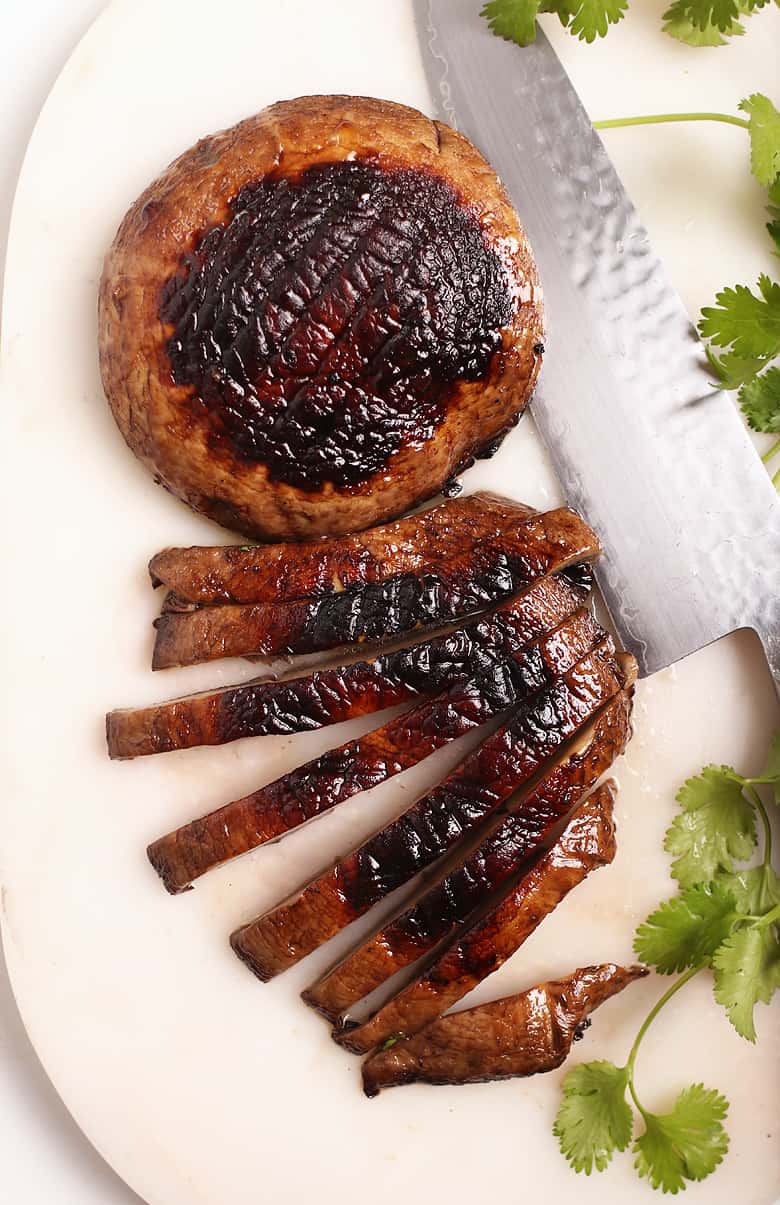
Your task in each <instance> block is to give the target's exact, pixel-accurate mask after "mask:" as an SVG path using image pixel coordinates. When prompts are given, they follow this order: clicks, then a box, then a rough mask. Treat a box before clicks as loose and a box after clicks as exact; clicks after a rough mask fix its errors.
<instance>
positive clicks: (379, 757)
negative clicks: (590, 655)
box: [147, 610, 605, 893]
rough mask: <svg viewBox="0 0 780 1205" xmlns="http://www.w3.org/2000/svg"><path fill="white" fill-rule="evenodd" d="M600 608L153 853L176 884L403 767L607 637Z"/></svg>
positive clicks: (173, 836) (535, 687) (542, 683)
mask: <svg viewBox="0 0 780 1205" xmlns="http://www.w3.org/2000/svg"><path fill="white" fill-rule="evenodd" d="M604 635H605V633H604V631H603V629H601V628H600V627H599V625H598V624H597V623H596V622H595V620H594V619H593V618H592V616H591V615H590V614H589V613H588V612H587V611H584V610H581V611H578V612H577V613H576V614H575V615H574V616H573V617H572V618H571V619H570V620H568V621H566V622H565V623H564V624H563V625H562V626H561V627H559V628H557V629H556V630H555V631H554V632H552V633H550V635H549V636H547V637H543V638H542V639H541V640H540V641H539V642H538V643H536V644H531V645H529V646H526V648H524V649H522V650H521V651H520V652H518V653H517V654H516V655H515V656H514V657H510V658H508V659H501V660H496V661H494V662H492V663H489V664H488V665H487V666H486V667H485V672H484V673H481V674H477V676H475V677H471V678H469V679H467V680H465V681H456V682H455V683H453V685H452V686H451V687H450V688H449V689H448V690H447V691H446V692H445V693H444V694H443V695H441V696H439V698H437V699H435V700H433V701H432V702H428V703H423V704H421V705H420V706H419V707H417V708H414V709H413V710H411V711H409V712H406V713H405V714H404V715H402V716H400V717H398V718H397V719H394V720H391V721H390V722H389V723H388V724H385V725H383V726H382V727H381V728H378V729H375V730H374V731H373V732H369V733H367V734H366V735H364V736H361V737H359V738H357V739H356V740H353V741H349V742H347V743H346V744H343V745H340V746H339V747H338V748H336V749H331V750H329V751H328V752H327V753H324V754H323V755H322V756H320V757H318V758H315V759H314V760H313V761H310V762H308V763H307V764H306V765H303V766H300V767H299V768H298V769H296V770H293V771H291V772H290V773H288V774H285V775H284V776H283V777H282V778H280V779H277V780H276V781H275V782H272V783H270V784H269V785H268V786H265V787H261V788H260V789H259V790H257V791H254V792H252V794H250V795H246V796H244V797H243V798H242V799H238V800H235V801H234V802H232V803H228V804H226V805H225V806H224V807H221V808H218V809H217V810H216V811H213V812H211V813H210V814H209V815H207V816H204V817H202V818H201V819H199V820H195V821H193V822H192V823H190V824H187V825H184V826H183V827H182V828H179V829H177V830H176V831H175V832H172V833H168V834H167V835H166V836H164V837H161V838H160V839H159V840H158V841H155V842H154V843H153V844H152V845H150V846H149V849H148V851H147V852H148V854H149V860H150V861H151V863H152V865H153V866H154V868H155V870H156V871H157V873H158V874H159V875H160V877H161V878H162V880H163V883H164V884H165V886H166V887H167V889H168V890H169V891H170V892H172V893H175V892H177V891H181V890H183V889H185V888H186V887H187V886H188V885H189V884H190V883H191V882H192V880H193V879H196V878H198V877H199V876H200V875H202V874H205V872H206V871H207V870H210V869H211V868H212V867H214V866H216V865H218V864H219V863H221V862H225V861H227V860H228V859H230V858H235V857H237V856H238V855H239V854H243V853H246V852H247V851H248V850H250V849H254V848H255V847H256V846H258V845H262V844H263V843H264V842H266V841H271V840H274V839H275V838H277V837H280V836H283V835H284V834H285V833H286V832H289V831H290V830H291V829H294V828H297V827H298V826H299V825H301V824H305V823H306V822H307V821H309V820H311V819H313V818H314V817H316V816H319V815H321V814H322V813H323V812H325V811H327V810H329V809H330V808H332V807H335V806H336V805H337V804H339V803H342V802H343V801H344V800H345V799H349V798H351V797H352V796H353V795H356V794H358V793H359V792H361V791H367V790H370V789H371V788H372V787H375V786H377V785H378V784H379V783H381V782H384V781H386V780H387V779H388V778H391V777H393V776H394V775H396V774H400V773H401V772H402V771H403V770H406V769H408V767H409V766H412V765H415V764H416V763H417V762H418V761H420V760H422V759H423V758H425V757H428V756H429V755H430V754H431V753H433V752H434V751H435V750H436V749H439V748H441V746H442V745H445V744H446V743H447V742H449V741H452V740H456V739H457V738H458V737H460V736H462V735H464V733H466V732H469V731H471V730H472V729H473V728H475V727H478V726H479V725H481V724H483V723H485V722H486V721H487V720H489V719H491V718H492V717H493V716H496V715H499V714H500V713H501V712H503V711H507V710H508V709H509V708H510V707H512V706H514V705H515V704H516V703H517V702H519V701H520V700H521V699H524V698H528V697H529V696H530V695H532V694H535V693H536V692H537V691H539V690H542V689H543V688H544V687H546V686H548V685H550V684H551V683H552V681H553V680H554V679H555V677H556V676H557V675H559V674H561V673H565V672H566V670H568V669H570V668H571V666H572V665H573V664H574V663H576V662H577V661H579V659H580V658H581V657H582V656H583V655H584V654H585V653H586V652H587V651H588V649H590V648H592V647H593V646H594V645H595V644H597V643H598V642H599V641H600V640H601V639H603V637H604Z"/></svg>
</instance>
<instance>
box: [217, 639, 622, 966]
mask: <svg viewBox="0 0 780 1205" xmlns="http://www.w3.org/2000/svg"><path fill="white" fill-rule="evenodd" d="M623 678H624V675H623V671H622V670H621V669H620V667H619V666H618V665H617V664H616V662H615V661H614V648H613V646H612V643H611V641H609V640H607V641H605V642H604V643H603V644H602V645H600V646H599V648H598V649H597V650H595V651H594V652H593V653H590V654H588V655H587V656H586V657H584V658H583V659H582V661H581V662H579V663H578V665H577V666H575V667H574V669H572V670H570V671H569V672H568V673H567V674H566V675H565V676H564V677H563V678H560V679H558V681H557V682H556V683H555V684H554V685H553V686H552V687H551V688H550V689H549V690H547V691H544V692H542V693H541V694H539V695H537V696H534V698H533V699H531V700H529V701H528V702H527V703H524V704H521V705H520V706H519V707H518V708H517V711H516V713H515V714H514V716H513V717H512V719H511V720H510V721H509V723H508V724H506V725H505V726H504V727H503V728H501V729H499V730H498V731H497V732H496V733H494V734H493V735H491V736H490V737H488V738H487V739H486V740H485V741H484V742H483V744H482V745H481V746H480V747H479V748H478V749H477V750H475V752H473V753H471V754H470V755H469V756H468V757H466V758H465V759H464V761H463V762H461V764H460V765H459V766H458V767H457V768H456V770H455V771H454V772H453V773H452V774H450V775H449V776H448V777H447V778H446V779H445V780H444V782H443V783H442V784H441V785H440V786H438V787H435V788H434V789H433V790H432V791H430V792H429V793H428V794H426V795H424V796H422V797H421V798H420V799H418V800H417V801H416V803H414V804H413V805H412V807H411V808H409V809H408V810H407V811H406V812H404V813H403V815H401V816H400V817H398V818H397V819H396V820H394V821H392V822H391V823H390V824H388V825H387V826H386V827H385V828H383V829H382V830H381V831H380V832H378V833H377V834H375V835H374V836H373V837H370V838H369V839H368V841H366V842H365V843H364V844H363V845H361V846H360V847H359V848H358V849H356V850H354V851H353V852H352V853H350V854H348V855H346V856H345V857H343V858H341V859H340V860H339V861H338V862H336V863H335V864H334V866H333V867H332V868H331V869H329V870H327V871H325V872H324V873H323V874H322V875H320V876H319V877H317V878H315V879H314V880H312V882H310V883H309V884H308V885H307V886H306V887H305V888H304V889H303V890H302V891H301V892H300V893H299V894H298V895H297V896H296V897H295V898H294V899H292V900H290V901H289V902H287V903H284V904H281V905H280V906H279V907H278V908H276V909H273V910H271V911H270V912H268V913H266V914H265V915H264V916H262V917H260V918H258V920H256V921H254V922H252V923H251V924H249V925H246V926H244V927H243V928H241V929H239V930H238V931H237V932H236V933H234V934H233V937H232V939H231V941H232V944H233V947H234V949H235V951H236V953H237V954H238V955H239V957H241V958H243V959H244V961H245V962H246V963H247V965H249V966H250V967H251V969H252V970H254V971H255V973H256V974H257V975H258V976H259V977H260V978H262V979H267V978H271V977H272V976H273V975H275V974H278V973H279V972H280V971H282V970H285V969H286V968H287V967H289V966H291V965H292V964H293V963H295V962H297V961H298V960H299V959H300V958H302V957H303V956H304V955H305V954H308V953H310V952H311V951H312V950H313V949H315V948H316V947H317V946H319V945H321V944H322V942H324V941H326V940H328V938H330V937H332V936H333V935H334V934H335V933H337V932H339V930H340V929H342V928H343V927H344V926H345V925H346V924H349V922H350V921H352V920H354V919H355V918H356V917H358V916H361V915H362V914H363V913H364V912H367V911H368V909H369V908H370V907H371V906H372V905H373V904H375V903H376V902H377V901H378V900H380V899H382V898H383V897H384V896H385V895H389V894H390V892H392V891H394V890H395V889H396V888H397V887H400V886H401V885H402V884H403V883H406V882H408V881H409V880H410V879H411V878H413V877H414V876H415V875H416V874H418V873H419V872H420V871H421V870H423V869H425V867H426V866H430V865H431V864H432V863H433V862H435V861H436V860H437V859H438V858H439V857H441V856H442V855H443V854H444V853H446V852H447V850H448V849H450V848H451V847H452V846H454V845H455V844H456V843H457V842H458V841H459V840H460V839H461V838H462V836H463V834H464V833H465V832H466V831H468V830H469V829H472V828H473V827H474V826H476V825H477V824H478V823H479V822H480V821H482V820H483V819H484V818H485V817H486V816H488V815H489V814H490V813H491V812H493V811H494V810H495V809H496V808H497V807H499V806H500V805H501V804H502V803H503V802H504V800H506V799H507V798H508V797H509V796H510V795H511V794H512V793H513V792H514V791H515V790H516V789H517V788H518V787H520V786H521V785H522V784H523V783H524V782H526V781H528V780H529V779H530V778H531V777H532V776H533V775H534V774H535V773H537V772H538V771H539V770H540V768H541V767H542V766H543V765H544V763H545V762H546V761H547V760H548V758H550V757H551V756H553V755H554V754H555V752H556V751H557V750H558V749H559V748H560V747H561V745H562V744H563V743H564V741H565V740H567V739H568V737H570V736H571V735H572V734H573V733H574V732H575V731H577V729H579V728H580V727H582V725H583V724H584V723H585V722H586V721H587V720H588V719H589V718H590V716H591V715H593V714H594V712H595V711H597V710H598V708H599V707H600V706H602V705H603V704H604V703H606V702H607V700H608V699H609V698H611V697H612V696H613V695H614V694H616V693H617V692H618V690H620V689H621V687H622V684H623Z"/></svg>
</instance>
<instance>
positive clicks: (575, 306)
mask: <svg viewBox="0 0 780 1205" xmlns="http://www.w3.org/2000/svg"><path fill="white" fill-rule="evenodd" d="M414 5H415V19H416V23H417V29H418V34H419V38H420V43H421V46H422V53H423V60H424V65H425V71H426V75H427V77H428V82H429V85H430V90H431V94H432V96H433V98H434V103H435V104H436V105H437V107H438V109H439V111H440V116H441V118H442V119H443V120H444V121H446V122H448V123H449V124H450V125H452V126H455V127H456V128H457V129H459V130H461V131H462V132H463V133H464V134H466V135H467V136H468V137H469V138H470V139H471V140H472V141H473V142H474V143H475V144H476V145H477V146H478V147H479V148H480V149H481V150H482V152H483V153H484V155H485V156H486V158H487V159H488V160H489V161H490V162H491V163H492V164H493V166H494V167H495V168H496V170H497V171H498V174H499V175H500V176H501V177H502V179H503V182H504V184H505V186H506V188H507V190H508V192H509V194H510V196H511V198H512V201H513V203H514V205H515V207H516V209H517V211H518V213H519V215H520V220H521V221H522V223H523V225H524V226H525V229H526V231H527V233H528V236H529V239H530V241H531V245H532V247H533V249H534V254H535V256H536V260H537V264H538V267H539V274H540V277H541V281H542V288H543V291H544V303H545V311H546V326H547V335H546V339H545V343H546V355H545V360H544V369H543V371H542V374H541V377H540V383H539V386H538V388H537V390H536V393H535V395H534V398H533V402H532V413H533V416H534V419H535V421H536V425H537V427H538V428H539V431H540V434H541V436H542V439H543V440H544V443H545V444H546V446H547V449H548V451H549V453H550V456H551V458H552V462H553V465H554V468H555V470H556V473H557V475H558V478H559V480H560V482H561V485H562V487H563V490H564V492H565V495H566V497H567V500H568V502H569V504H570V505H571V506H574V507H576V509H577V510H580V511H581V512H582V513H583V514H584V515H585V517H586V518H587V519H588V521H589V522H590V524H591V525H592V526H593V527H594V528H595V530H596V532H597V533H598V535H599V538H600V539H601V542H602V545H603V548H604V554H603V557H602V558H601V560H600V562H599V564H598V566H597V569H596V575H597V580H598V584H599V587H600V589H601V592H602V595H603V597H604V601H605V603H606V605H607V608H608V610H609V613H610V616H611V618H612V622H613V623H614V626H615V629H616V633H617V635H618V636H619V638H620V639H621V640H622V642H623V644H624V646H625V647H626V648H627V649H628V650H629V651H630V652H632V653H633V654H634V656H635V657H636V658H637V661H638V662H639V669H640V675H641V676H643V677H644V676H647V675H648V674H651V673H653V672H655V671H656V670H658V669H661V668H663V667H664V666H666V665H671V664H672V663H673V662H675V661H678V660H679V659H680V658H681V657H685V656H687V654H689V653H693V652H695V651H696V650H697V649H700V648H702V647H703V646H704V645H707V644H709V643H710V642H711V641H713V640H717V639H718V638H719V637H721V636H724V635H726V634H727V633H728V632H733V631H735V630H736V629H738V628H746V627H747V628H753V629H754V630H755V631H756V632H757V633H758V635H759V637H760V639H761V641H762V643H763V646H764V649H765V651H766V655H767V659H768V661H769V666H770V669H771V671H772V674H773V677H774V680H775V685H776V686H777V688H778V691H780V499H779V498H778V495H777V493H776V491H775V489H774V487H773V485H772V483H771V481H770V480H769V476H768V474H767V473H766V471H765V469H764V467H763V465H762V464H761V461H760V459H759V457H758V455H757V453H756V451H755V449H754V448H753V445H752V443H751V441H750V439H749V437H748V434H747V432H746V430H745V428H744V426H743V423H742V420H741V418H740V415H739V413H738V411H737V408H736V406H735V405H734V402H733V400H732V399H731V397H730V396H729V395H728V394H727V393H724V392H723V391H722V390H718V389H715V388H714V387H713V383H712V379H711V374H710V373H708V371H707V361H706V358H705V356H704V354H703V349H702V345H701V343H700V342H699V340H698V337H697V334H696V330H695V327H694V326H693V324H692V323H691V320H690V318H689V316H688V314H687V313H686V311H685V307H684V306H683V303H682V301H681V299H680V297H679V296H678V294H677V293H676V291H675V290H674V288H673V287H672V285H671V283H670V281H669V279H668V277H667V276H666V273H665V272H664V269H663V266H662V265H661V262H660V260H659V259H658V257H657V256H656V255H655V253H654V252H653V249H652V247H651V246H650V241H649V239H648V236H647V232H646V230H645V229H644V227H643V226H642V225H641V223H640V221H639V218H638V216H637V213H636V210H635V209H634V207H633V205H632V203H631V200H630V198H629V196H628V194H627V192H626V190H625V188H624V187H623V185H622V183H621V181H620V179H619V178H618V175H617V172H616V171H615V169H614V167H613V166H612V163H611V162H610V160H609V157H608V155H607V153H606V151H605V149H604V146H603V144H602V142H601V140H600V138H599V137H598V135H597V134H596V132H595V130H594V129H593V127H592V125H591V123H590V119H589V117H588V115H587V113H586V111H585V109H584V108H583V106H582V104H581V102H580V100H579V98H578V96H577V93H576V91H575V89H574V86H573V85H572V83H571V81H570V80H569V78H568V76H567V75H566V73H565V71H564V70H563V67H562V66H561V64H560V62H559V60H558V58H557V56H556V54H555V52H554V51H553V49H552V47H551V46H550V44H549V42H548V41H547V39H546V38H545V36H544V34H543V33H542V32H541V30H540V29H539V28H538V26H537V31H536V42H535V43H534V44H533V45H531V46H529V47H527V48H525V49H524V50H522V51H520V50H519V49H518V47H517V46H515V45H514V44H513V43H510V42H506V41H502V40H501V39H500V38H497V37H496V36H495V35H494V34H493V33H491V31H490V29H489V28H488V25H487V23H486V22H485V21H484V20H483V19H482V18H481V17H480V16H479V5H478V4H477V3H476V0H414Z"/></svg>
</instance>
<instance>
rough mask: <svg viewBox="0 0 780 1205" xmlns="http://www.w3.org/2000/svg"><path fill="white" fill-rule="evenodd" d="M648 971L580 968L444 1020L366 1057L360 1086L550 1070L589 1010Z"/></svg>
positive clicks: (371, 1089) (369, 1091) (467, 1080)
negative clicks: (562, 976) (561, 977)
mask: <svg viewBox="0 0 780 1205" xmlns="http://www.w3.org/2000/svg"><path fill="white" fill-rule="evenodd" d="M647 973H648V971H647V967H641V966H632V967H621V966H616V965H615V963H613V962H608V963H604V964H602V965H601V966H590V967H580V968H579V970H576V971H573V972H572V974H571V975H567V976H566V978H565V979H553V980H551V981H549V982H547V983H540V984H539V985H538V986H537V987H532V988H529V990H528V991H526V992H520V993H519V994H518V995H516V996H507V997H505V998H504V999H503V1000H495V1001H492V1002H491V1003H490V1004H481V1005H477V1007H476V1008H469V1009H464V1010H463V1011H462V1012H458V1013H453V1014H452V1015H450V1016H448V1017H441V1018H440V1019H439V1020H438V1021H433V1022H431V1024H430V1025H426V1026H425V1028H424V1029H423V1030H421V1032H420V1033H418V1034H416V1035H415V1036H414V1037H411V1038H399V1040H398V1041H397V1042H395V1043H394V1044H393V1045H392V1046H390V1047H388V1049H387V1050H379V1051H377V1053H376V1054H374V1055H372V1056H371V1058H369V1059H366V1061H365V1063H364V1064H363V1090H364V1091H365V1093H366V1096H376V1094H377V1093H378V1092H381V1090H382V1089H383V1088H392V1087H395V1086H397V1085H399V1084H410V1083H413V1082H414V1081H415V1080H420V1081H422V1082H424V1083H428V1084H474V1083H482V1082H484V1081H486V1080H495V1079H509V1078H510V1077H512V1076H527V1075H536V1074H538V1073H539V1072H541V1071H552V1070H553V1069H554V1068H555V1067H560V1065H561V1063H563V1062H564V1060H565V1059H566V1058H567V1056H568V1054H569V1051H570V1050H571V1047H572V1043H573V1042H574V1041H576V1039H577V1035H578V1033H579V1031H580V1026H582V1024H583V1022H585V1021H586V1020H587V1018H588V1017H589V1016H590V1014H591V1013H592V1012H593V1011H594V1010H595V1009H597V1008H598V1007H599V1006H600V1005H601V1004H603V1003H604V1002H605V1001H606V1000H609V999H611V997H612V996H616V995H617V994H618V992H622V991H623V989H624V988H625V987H628V985H629V984H630V983H634V982H635V981H636V980H637V979H642V978H643V977H644V976H645V975H647Z"/></svg>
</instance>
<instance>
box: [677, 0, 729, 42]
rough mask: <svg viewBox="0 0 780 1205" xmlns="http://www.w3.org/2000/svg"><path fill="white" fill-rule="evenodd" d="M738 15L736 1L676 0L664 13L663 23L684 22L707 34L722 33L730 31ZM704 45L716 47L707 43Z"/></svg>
mask: <svg viewBox="0 0 780 1205" xmlns="http://www.w3.org/2000/svg"><path fill="white" fill-rule="evenodd" d="M739 14H740V9H739V4H738V3H737V0H676V2H675V3H674V4H673V5H672V7H671V8H670V9H667V11H666V12H665V13H664V17H663V19H664V21H671V22H673V23H676V24H678V25H679V24H680V22H682V21H686V22H688V23H689V24H690V26H691V27H692V28H693V29H695V30H701V31H704V32H708V31H710V30H712V29H718V30H720V31H721V32H722V33H725V32H727V31H730V30H731V27H732V26H733V25H734V24H735V22H736V21H737V20H738V18H739ZM705 45H717V43H712V42H707V43H705Z"/></svg>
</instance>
